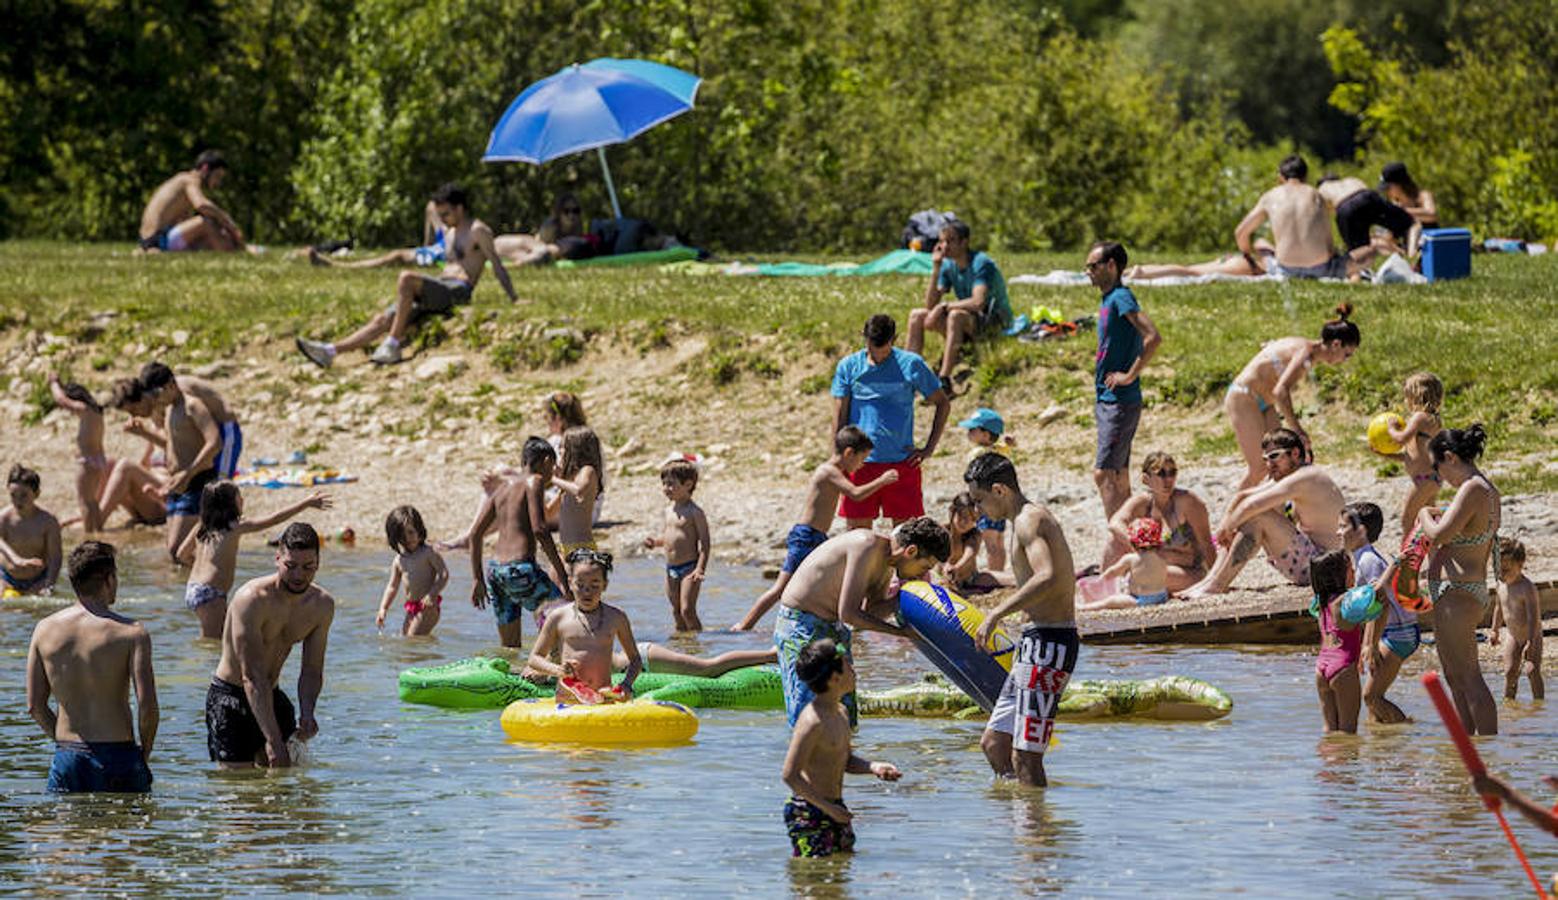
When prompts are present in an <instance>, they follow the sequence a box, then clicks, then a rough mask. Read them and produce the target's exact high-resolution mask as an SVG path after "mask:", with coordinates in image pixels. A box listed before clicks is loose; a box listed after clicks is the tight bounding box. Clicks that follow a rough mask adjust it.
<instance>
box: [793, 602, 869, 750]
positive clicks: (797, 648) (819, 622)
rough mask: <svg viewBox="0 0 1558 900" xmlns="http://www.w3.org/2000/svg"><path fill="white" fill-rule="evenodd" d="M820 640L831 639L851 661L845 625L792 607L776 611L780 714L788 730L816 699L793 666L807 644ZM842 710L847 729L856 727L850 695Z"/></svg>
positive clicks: (853, 705)
mask: <svg viewBox="0 0 1558 900" xmlns="http://www.w3.org/2000/svg"><path fill="white" fill-rule="evenodd" d="M823 638H828V639H831V640H832V641H833V642H834V643H835V644H837V645H838V646H839V649H841V650H843V651H844V654H845V655H846V656H849V657H851V658H853V654H852V652H851V649H850V641H851V640H852V639H853V638H854V635H853V633H851V632H850V630H849V626H848V625H845V624H843V623H842V622H833V621H829V620H828V619H824V618H822V617H821V616H819V615H816V614H815V613H809V612H806V611H805V610H800V609H796V608H795V607H793V606H780V607H779V615H778V616H777V617H776V618H775V619H774V647H775V648H776V649H777V650H778V651H779V682H780V684H781V685H782V686H783V688H784V711H785V714H786V715H787V716H789V718H790V725H791V727H794V725H795V720H796V718H797V717H799V716H800V714H801V710H803V709H805V708H806V704H808V703H810V702H811V701H812V700H813V699H815V698H816V696H817V695H816V694H814V693H812V689H811V688H809V687H807V686H806V682H804V681H802V680H801V676H800V675H798V674H797V673H796V671H795V664H796V662H798V661H799V660H800V658H801V651H802V650H803V649H805V648H806V645H807V644H810V643H811V642H812V641H819V640H822V639H823ZM844 709H845V710H846V711H848V712H849V726H850V727H851V728H854V727H856V726H857V725H858V724H859V718H860V714H859V712H858V711H857V708H856V705H855V694H854V692H853V691H851V692H849V693H848V694H845V695H844Z"/></svg>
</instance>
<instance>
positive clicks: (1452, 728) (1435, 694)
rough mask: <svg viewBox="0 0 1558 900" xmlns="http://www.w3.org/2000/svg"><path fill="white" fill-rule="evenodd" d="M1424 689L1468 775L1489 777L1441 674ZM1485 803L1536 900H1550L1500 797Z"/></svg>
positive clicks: (1431, 676) (1426, 676) (1426, 680)
mask: <svg viewBox="0 0 1558 900" xmlns="http://www.w3.org/2000/svg"><path fill="white" fill-rule="evenodd" d="M1422 681H1423V689H1424V690H1426V691H1428V699H1430V700H1432V701H1433V702H1434V708H1436V709H1438V710H1439V718H1441V719H1443V720H1444V727H1445V728H1446V729H1447V730H1448V731H1449V732H1450V740H1451V741H1453V742H1454V743H1455V749H1456V750H1458V751H1460V754H1461V762H1463V763H1465V764H1466V771H1467V772H1470V773H1471V774H1472V776H1473V777H1476V776H1478V775H1486V774H1487V772H1488V769H1487V767H1486V766H1484V765H1483V764H1482V756H1481V755H1480V754H1478V753H1477V748H1476V747H1475V746H1474V745H1473V744H1472V742H1471V736H1470V735H1468V734H1467V733H1466V728H1465V726H1463V725H1462V724H1461V717H1460V714H1459V713H1457V712H1456V711H1455V704H1453V703H1451V702H1450V695H1449V694H1446V693H1445V692H1444V684H1443V683H1441V682H1440V681H1439V673H1438V672H1432V671H1430V672H1424V673H1423V678H1422ZM1482 803H1483V805H1484V806H1486V807H1487V808H1488V811H1489V812H1491V813H1493V815H1495V816H1497V817H1498V823H1499V827H1501V828H1503V829H1504V837H1506V838H1509V846H1510V847H1512V848H1514V851H1515V858H1516V859H1518V860H1520V866H1521V868H1523V869H1525V870H1526V877H1527V878H1529V879H1531V886H1532V887H1534V888H1536V896H1537V900H1551V895H1549V894H1548V893H1547V891H1545V890H1543V889H1542V882H1541V881H1540V880H1538V879H1537V877H1536V872H1535V871H1534V870H1533V869H1532V868H1531V862H1530V861H1529V860H1527V859H1526V854H1525V851H1523V850H1521V849H1520V842H1519V841H1517V840H1515V833H1514V832H1513V831H1511V830H1510V828H1509V822H1508V820H1506V819H1505V818H1504V811H1503V810H1502V809H1500V808H1499V806H1500V805H1501V804H1500V803H1499V799H1498V798H1497V797H1489V796H1487V795H1483V798H1482Z"/></svg>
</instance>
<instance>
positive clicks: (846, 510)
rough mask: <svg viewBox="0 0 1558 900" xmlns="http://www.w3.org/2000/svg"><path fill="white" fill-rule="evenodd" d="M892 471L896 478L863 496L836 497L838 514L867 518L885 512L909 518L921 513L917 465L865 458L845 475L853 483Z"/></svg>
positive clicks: (887, 515)
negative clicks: (857, 497) (879, 461)
mask: <svg viewBox="0 0 1558 900" xmlns="http://www.w3.org/2000/svg"><path fill="white" fill-rule="evenodd" d="M889 470H891V471H895V472H897V473H898V480H897V481H895V482H893V483H892V484H889V485H888V486H887V487H884V488H882V489H881V490H879V491H877V492H876V493H874V494H872V495H871V496H869V497H867V498H865V499H864V500H859V501H856V500H851V499H849V498H848V497H840V498H839V515H841V516H843V517H844V518H846V519H871V520H873V521H874V520H875V519H876V518H877V517H878V516H886V517H887V518H889V519H913V518H915V517H917V516H923V515H925V501H924V499H923V498H922V497H921V496H920V467H919V466H911V465H909V464H908V463H907V462H895V463H873V462H868V463H866V464H865V465H863V466H861V467H860V471H858V472H856V473H855V474H853V475H851V476H849V480H850V481H851V482H853V483H855V484H869V483H871V482H872V481H875V480H876V479H877V478H879V477H881V475H882V473H883V472H887V471H889Z"/></svg>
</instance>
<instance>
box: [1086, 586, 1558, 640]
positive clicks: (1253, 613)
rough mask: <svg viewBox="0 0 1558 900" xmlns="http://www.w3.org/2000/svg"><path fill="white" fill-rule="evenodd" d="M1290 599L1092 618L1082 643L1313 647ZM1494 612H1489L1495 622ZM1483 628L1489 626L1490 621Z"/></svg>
mask: <svg viewBox="0 0 1558 900" xmlns="http://www.w3.org/2000/svg"><path fill="white" fill-rule="evenodd" d="M1537 592H1538V596H1539V597H1540V598H1541V603H1542V618H1543V619H1546V620H1553V621H1558V581H1546V582H1541V583H1539V584H1538V585H1537ZM1295 602H1296V601H1295V600H1294V599H1293V598H1291V597H1289V598H1285V599H1282V600H1274V601H1272V602H1271V603H1269V604H1266V605H1265V606H1264V607H1256V608H1255V609H1253V610H1244V611H1240V612H1235V613H1229V614H1225V615H1218V614H1217V611H1216V610H1215V609H1198V608H1197V607H1196V606H1195V605H1193V604H1185V608H1184V611H1183V613H1182V614H1180V615H1176V616H1172V617H1171V618H1170V620H1169V621H1166V622H1165V621H1161V620H1155V621H1152V622H1150V623H1144V622H1133V621H1131V619H1130V618H1128V617H1119V618H1113V617H1111V618H1109V619H1107V620H1099V619H1094V620H1093V621H1091V622H1085V623H1083V625H1082V628H1081V632H1082V640H1083V641H1084V642H1086V643H1089V644H1201V645H1206V644H1313V643H1315V642H1316V641H1317V637H1316V632H1315V625H1314V620H1313V619H1311V618H1310V617H1309V614H1308V613H1307V612H1306V611H1305V609H1304V608H1298V609H1295V608H1294V604H1295ZM1491 615H1492V612H1491V609H1490V611H1489V616H1490V618H1491ZM1432 618H1433V617H1432V616H1424V617H1423V618H1422V619H1421V624H1422V626H1423V630H1424V631H1432V630H1433V622H1432ZM1484 624H1487V623H1486V621H1485V622H1484Z"/></svg>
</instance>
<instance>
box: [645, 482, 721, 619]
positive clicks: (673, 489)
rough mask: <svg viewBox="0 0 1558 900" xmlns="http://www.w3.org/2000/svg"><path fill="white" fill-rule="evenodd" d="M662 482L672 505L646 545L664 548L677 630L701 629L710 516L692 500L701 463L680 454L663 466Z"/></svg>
mask: <svg viewBox="0 0 1558 900" xmlns="http://www.w3.org/2000/svg"><path fill="white" fill-rule="evenodd" d="M660 484H661V485H662V486H663V487H664V488H665V499H667V500H669V501H670V504H671V505H670V506H667V507H666V510H665V524H664V525H663V526H662V529H661V532H660V534H658V535H650V536H649V537H647V538H644V546H645V547H647V548H649V549H654V548H656V547H660V548H664V550H665V598H666V599H667V600H669V601H670V603H671V616H672V618H674V619H675V620H676V630H677V631H702V630H703V622H702V620H700V619H699V618H698V591H699V590H700V589H701V588H702V587H703V576H704V573H705V572H706V571H708V568H709V520H708V517H706V516H705V515H704V514H703V509H702V507H700V506H698V504H696V503H694V502H693V499H692V492H693V490H694V489H696V488H697V487H698V467H697V466H695V465H693V463H692V462H691V461H689V460H686V459H682V458H680V457H677V458H675V459H672V460H670V461H668V462H666V464H665V465H663V466H661V467H660Z"/></svg>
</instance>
